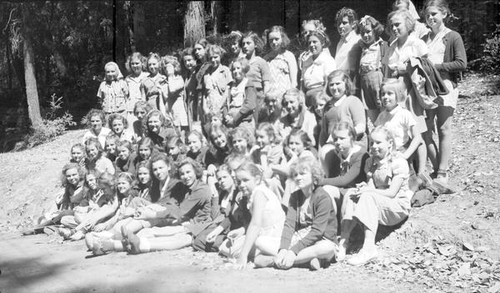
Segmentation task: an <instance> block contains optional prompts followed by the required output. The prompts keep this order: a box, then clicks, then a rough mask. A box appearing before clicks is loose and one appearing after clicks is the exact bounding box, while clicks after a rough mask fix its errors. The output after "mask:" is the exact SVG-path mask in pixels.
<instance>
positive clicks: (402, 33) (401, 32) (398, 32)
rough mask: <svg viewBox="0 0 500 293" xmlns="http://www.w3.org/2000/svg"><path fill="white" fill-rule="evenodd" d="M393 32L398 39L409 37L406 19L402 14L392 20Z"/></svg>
mask: <svg viewBox="0 0 500 293" xmlns="http://www.w3.org/2000/svg"><path fill="white" fill-rule="evenodd" d="M391 30H392V33H393V34H394V36H395V37H396V38H398V39H402V38H406V37H408V34H409V32H408V28H407V27H406V23H405V19H404V17H403V16H402V15H401V14H396V15H394V16H393V17H392V18H391Z"/></svg>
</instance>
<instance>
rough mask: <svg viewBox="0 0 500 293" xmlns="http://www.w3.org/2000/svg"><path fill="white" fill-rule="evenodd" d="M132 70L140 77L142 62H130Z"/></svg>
mask: <svg viewBox="0 0 500 293" xmlns="http://www.w3.org/2000/svg"><path fill="white" fill-rule="evenodd" d="M130 69H131V70H132V73H133V74H134V75H135V76H139V75H140V74H141V73H142V62H141V60H139V59H138V58H133V59H131V60H130Z"/></svg>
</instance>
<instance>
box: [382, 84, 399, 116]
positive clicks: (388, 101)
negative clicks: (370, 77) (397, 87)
mask: <svg viewBox="0 0 500 293" xmlns="http://www.w3.org/2000/svg"><path fill="white" fill-rule="evenodd" d="M381 95H382V97H381V99H382V106H383V107H384V109H386V110H387V111H392V110H393V109H394V108H396V106H397V105H398V99H397V95H396V92H395V91H394V90H393V89H391V88H390V87H382V90H381Z"/></svg>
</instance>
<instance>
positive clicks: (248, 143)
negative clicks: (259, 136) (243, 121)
mask: <svg viewBox="0 0 500 293" xmlns="http://www.w3.org/2000/svg"><path fill="white" fill-rule="evenodd" d="M254 142H255V136H254V134H253V133H252V132H251V131H250V130H249V129H248V128H247V127H244V126H239V127H236V128H235V129H233V130H231V132H229V146H230V148H231V153H235V154H241V155H244V156H246V157H247V158H250V156H251V154H252V152H253V148H254Z"/></svg>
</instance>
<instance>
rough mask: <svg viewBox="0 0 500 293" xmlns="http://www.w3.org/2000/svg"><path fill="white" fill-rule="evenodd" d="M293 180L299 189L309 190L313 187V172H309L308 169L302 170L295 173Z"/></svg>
mask: <svg viewBox="0 0 500 293" xmlns="http://www.w3.org/2000/svg"><path fill="white" fill-rule="evenodd" d="M293 180H294V181H295V184H297V187H299V188H300V189H302V190H305V189H309V188H311V186H312V185H313V177H312V173H311V170H308V169H307V168H302V170H299V171H298V172H296V173H294V174H293Z"/></svg>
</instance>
